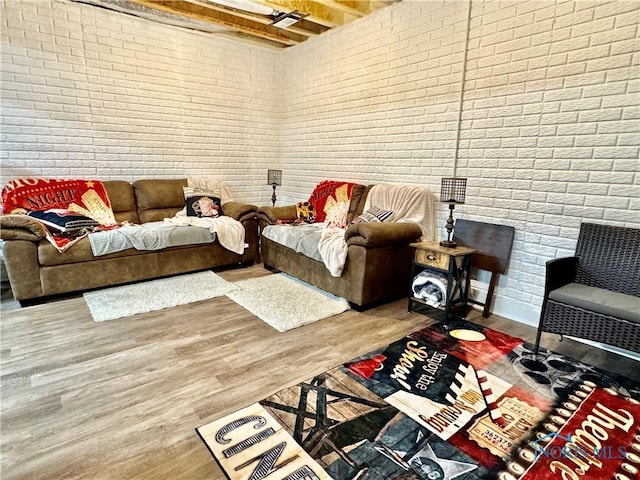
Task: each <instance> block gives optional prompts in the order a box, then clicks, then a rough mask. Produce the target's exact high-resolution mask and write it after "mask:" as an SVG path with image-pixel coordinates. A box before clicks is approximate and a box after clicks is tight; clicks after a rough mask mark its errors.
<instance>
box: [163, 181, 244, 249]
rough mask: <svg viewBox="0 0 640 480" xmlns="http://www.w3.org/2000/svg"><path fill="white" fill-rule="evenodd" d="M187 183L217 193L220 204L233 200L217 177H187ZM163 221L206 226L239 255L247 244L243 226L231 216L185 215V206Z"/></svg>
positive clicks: (225, 245)
mask: <svg viewBox="0 0 640 480" xmlns="http://www.w3.org/2000/svg"><path fill="white" fill-rule="evenodd" d="M187 185H189V186H190V187H194V188H201V189H203V190H206V191H208V192H213V193H217V194H219V195H220V204H221V205H222V206H224V204H225V203H227V202H232V201H233V198H232V197H231V194H230V193H229V189H227V187H226V186H225V185H224V183H223V182H222V180H220V179H219V178H216V177H212V176H206V177H187ZM223 210H224V209H223ZM164 222H165V223H168V224H170V225H178V226H187V225H192V226H194V227H202V228H206V229H208V230H209V231H210V232H212V233H215V234H217V236H218V241H219V242H220V245H222V246H223V247H224V248H226V249H227V250H230V251H232V252H233V253H237V254H238V255H241V254H242V253H243V252H244V249H245V248H247V247H248V246H249V245H247V244H246V243H244V233H245V231H244V227H243V226H242V224H241V223H240V222H239V221H237V220H236V219H234V218H231V217H225V216H222V217H217V218H209V217H187V212H186V207H185V208H183V209H182V210H181V211H179V212H178V213H177V214H176V216H175V217H172V218H165V219H164Z"/></svg>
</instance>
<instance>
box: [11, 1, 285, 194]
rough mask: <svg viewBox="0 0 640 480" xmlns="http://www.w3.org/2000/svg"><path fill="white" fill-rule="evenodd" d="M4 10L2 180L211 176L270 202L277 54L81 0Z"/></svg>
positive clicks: (274, 155) (276, 146)
mask: <svg viewBox="0 0 640 480" xmlns="http://www.w3.org/2000/svg"><path fill="white" fill-rule="evenodd" d="M1 8H2V12H1V16H2V26H1V28H0V30H2V88H1V93H0V95H1V100H2V124H1V128H2V172H1V177H2V178H1V181H2V183H3V184H4V183H5V182H6V181H7V180H8V179H10V178H14V177H18V176H52V177H67V178H69V177H95V178H99V179H124V180H135V179H139V178H169V177H175V178H177V177H184V176H186V175H189V174H195V175H198V174H208V175H216V176H219V177H221V178H223V179H225V180H226V181H227V182H228V183H229V185H230V189H231V192H232V194H233V195H234V196H235V197H236V198H238V199H240V200H245V201H251V202H256V203H266V202H267V201H268V198H269V195H270V193H269V190H268V187H267V186H266V185H263V184H264V183H266V178H265V177H266V172H265V170H266V169H267V168H270V167H274V166H276V167H277V165H278V163H279V138H278V134H279V122H280V114H279V105H278V100H277V97H278V96H277V92H278V91H279V78H280V65H281V62H280V57H281V55H282V54H281V52H278V51H274V50H272V49H268V48H262V47H257V46H255V45H253V44H251V45H247V44H244V43H241V42H234V41H232V40H230V39H225V38H224V37H219V36H218V37H216V36H212V35H202V34H198V33H195V32H188V31H186V30H182V29H178V28H174V27H168V26H165V25H161V24H155V23H153V22H149V21H145V20H140V19H137V18H136V17H132V16H128V15H122V14H119V13H115V12H110V11H107V10H103V9H99V8H95V7H91V6H88V5H83V4H79V3H62V2H48V1H44V0H42V1H18V0H5V1H3V2H2V4H1Z"/></svg>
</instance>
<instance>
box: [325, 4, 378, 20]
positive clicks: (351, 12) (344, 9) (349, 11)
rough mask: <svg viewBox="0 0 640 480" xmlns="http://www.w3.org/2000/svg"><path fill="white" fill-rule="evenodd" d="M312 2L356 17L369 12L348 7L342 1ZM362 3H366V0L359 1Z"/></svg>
mask: <svg viewBox="0 0 640 480" xmlns="http://www.w3.org/2000/svg"><path fill="white" fill-rule="evenodd" d="M314 2H316V3H319V4H321V5H324V6H325V7H328V8H333V9H335V10H339V11H341V12H343V13H346V14H348V15H352V16H354V17H356V18H361V17H364V16H365V15H366V14H367V13H369V12H362V11H361V10H358V9H356V8H353V7H350V6H349V5H345V4H344V3H340V2H338V1H337V0H314ZM361 3H362V4H366V3H367V2H361Z"/></svg>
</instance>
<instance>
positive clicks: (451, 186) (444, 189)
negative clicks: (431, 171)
mask: <svg viewBox="0 0 640 480" xmlns="http://www.w3.org/2000/svg"><path fill="white" fill-rule="evenodd" d="M466 192H467V179H466V178H455V177H450V178H443V179H442V184H441V186H440V201H441V202H445V203H464V197H465V194H466Z"/></svg>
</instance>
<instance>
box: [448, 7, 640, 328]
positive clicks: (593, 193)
mask: <svg viewBox="0 0 640 480" xmlns="http://www.w3.org/2000/svg"><path fill="white" fill-rule="evenodd" d="M534 4H535V5H537V6H540V5H541V4H540V2H523V3H518V2H516V3H508V2H498V1H485V2H483V1H477V0H474V2H473V9H472V22H471V29H470V32H469V38H470V43H469V45H470V47H471V48H470V51H469V59H470V61H469V62H468V64H467V80H468V81H467V82H466V84H465V101H464V104H463V122H462V132H461V133H462V135H461V138H462V139H464V141H462V142H461V150H460V163H459V174H460V175H463V176H467V177H468V178H469V184H470V185H475V184H476V183H477V182H478V181H480V180H482V181H485V180H486V179H487V178H492V179H495V180H496V181H495V188H494V190H503V193H504V192H506V193H507V194H508V195H509V197H508V198H501V199H500V200H497V201H495V202H494V205H495V206H499V209H500V212H496V213H494V212H491V211H487V210H486V209H485V208H484V207H482V206H478V205H484V204H486V203H487V200H488V201H491V200H493V199H496V198H498V196H497V195H496V194H495V193H496V192H495V191H492V189H478V190H476V189H470V192H469V196H468V201H467V205H465V208H464V210H465V216H467V217H468V218H474V219H480V220H486V221H491V222H496V223H506V224H509V225H513V226H514V227H515V228H516V248H515V249H514V252H513V255H512V261H511V265H510V267H509V272H508V273H509V274H508V278H507V279H505V280H504V281H503V282H501V286H500V288H499V290H498V302H497V304H496V310H497V311H499V312H501V313H503V314H504V315H505V316H508V317H511V318H517V319H519V320H523V321H526V322H529V323H536V322H537V318H538V315H539V306H540V303H541V296H542V294H543V290H544V263H545V261H546V260H548V259H550V258H554V257H558V256H561V255H566V254H571V253H572V252H573V249H574V247H575V240H576V238H577V234H578V229H579V226H580V223H581V222H582V221H600V222H607V223H616V224H622V225H632V226H635V227H639V226H640V215H639V212H638V209H637V208H638V207H637V204H638V202H637V198H638V192H639V190H640V189H639V188H638V186H639V184H640V177H639V175H638V172H639V171H640V168H639V164H638V158H639V147H640V135H639V134H638V133H639V132H640V128H639V127H640V124H639V122H638V121H637V119H635V118H634V114H633V113H632V112H633V111H634V109H635V108H637V106H638V103H639V99H638V95H637V93H636V92H635V90H634V89H636V90H637V87H635V85H636V83H637V81H638V69H637V67H635V66H634V64H633V58H634V55H636V56H637V54H638V53H637V52H638V45H639V44H638V10H639V8H640V4H638V3H637V2H624V1H620V2H609V3H606V4H603V3H602V2H573V1H559V2H545V4H544V5H545V7H544V8H532V5H534ZM488 11H490V12H491V15H487V12H488ZM630 16H635V21H631V19H630ZM523 17H526V18H527V19H528V21H527V22H522V21H521V20H522V18H523ZM489 31H495V32H496V33H495V34H494V35H502V36H503V39H509V38H513V39H518V43H517V44H514V43H512V42H511V41H509V40H507V42H506V45H507V47H508V48H507V49H506V50H505V49H503V48H501V47H502V45H503V44H499V45H498V47H500V48H498V49H497V51H500V52H503V53H502V54H501V55H500V57H499V58H500V61H501V62H504V63H505V64H506V65H508V67H507V68H498V67H499V65H497V64H496V61H495V58H496V57H495V52H494V51H493V50H492V48H490V47H491V46H492V45H493V37H492V36H489V40H487V38H486V35H485V34H484V32H489ZM492 64H493V65H496V66H494V67H493V68H492V70H491V71H490V72H487V71H486V66H487V65H492ZM514 66H515V68H514ZM481 75H482V78H483V79H484V81H483V82H480V81H479V80H476V79H478V78H480V76H481ZM501 105H507V106H513V107H515V109H514V110H513V112H505V111H504V110H501V111H500V112H499V115H495V112H496V110H498V109H500V108H501ZM510 113H511V114H512V115H513V116H510V117H508V118H513V119H515V120H517V121H516V122H515V123H514V124H513V126H514V127H515V134H514V132H513V131H510V132H509V134H510V137H509V138H505V137H504V136H503V135H502V134H503V130H502V129H501V128H500V125H499V124H497V125H496V124H483V123H480V122H478V121H477V120H475V119H476V118H479V117H480V118H482V117H487V118H493V117H497V118H503V119H504V120H506V119H507V117H505V115H508V114H510ZM524 125H527V126H528V127H526V128H525V127H524ZM543 129H544V130H543ZM468 132H473V137H471V136H470V135H469V133H468ZM493 137H499V140H500V144H499V145H498V146H496V147H495V148H497V149H499V150H500V151H501V153H502V155H503V157H502V158H505V157H504V155H505V154H508V157H506V158H507V159H508V160H509V165H507V164H503V165H501V167H500V168H499V170H493V169H488V168H486V166H485V165H486V164H487V162H491V161H492V160H493V159H494V158H495V157H494V152H490V151H488V150H487V149H486V148H477V146H475V145H474V144H473V142H474V140H473V139H475V138H493ZM472 138H473V139H472ZM518 162H523V163H524V164H525V165H526V167H525V168H526V169H527V170H526V172H528V173H530V174H531V175H530V178H529V185H528V187H525V188H524V189H523V190H521V189H518V190H516V189H514V188H513V186H512V185H509V184H507V183H505V182H504V179H505V178H510V177H511V176H512V177H513V178H515V177H516V175H517V174H518V173H519V172H520V170H518V169H516V164H517V163H518ZM621 162H622V163H621ZM619 186H620V187H623V189H622V190H621V191H620V193H619V194H616V193H614V192H616V190H618V188H619ZM516 195H517V201H514V197H515V196H516ZM502 196H503V195H501V197H502ZM527 197H528V198H527ZM503 286H504V287H505V288H503Z"/></svg>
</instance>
